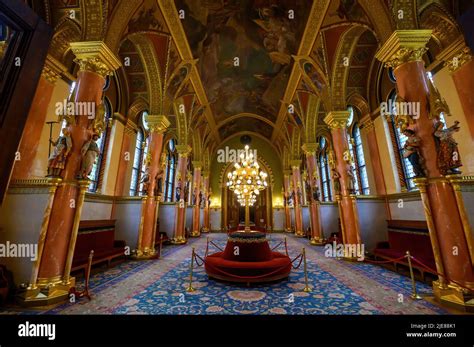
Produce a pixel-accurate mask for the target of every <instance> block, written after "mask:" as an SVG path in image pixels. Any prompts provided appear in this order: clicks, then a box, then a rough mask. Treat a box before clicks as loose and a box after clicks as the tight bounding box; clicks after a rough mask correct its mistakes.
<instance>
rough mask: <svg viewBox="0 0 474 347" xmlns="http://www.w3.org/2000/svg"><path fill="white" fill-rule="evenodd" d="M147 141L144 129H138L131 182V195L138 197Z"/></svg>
mask: <svg viewBox="0 0 474 347" xmlns="http://www.w3.org/2000/svg"><path fill="white" fill-rule="evenodd" d="M145 147H146V140H145V132H144V131H143V129H142V127H140V128H138V132H137V140H136V141H135V155H134V157H133V165H132V180H131V181H130V195H131V196H136V195H138V193H139V189H138V188H139V187H138V182H140V176H141V166H142V163H143V154H144V152H145Z"/></svg>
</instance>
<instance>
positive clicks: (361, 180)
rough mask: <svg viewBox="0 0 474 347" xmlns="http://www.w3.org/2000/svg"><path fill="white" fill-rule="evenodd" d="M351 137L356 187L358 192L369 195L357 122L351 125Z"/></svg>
mask: <svg viewBox="0 0 474 347" xmlns="http://www.w3.org/2000/svg"><path fill="white" fill-rule="evenodd" d="M352 139H353V140H354V147H355V148H353V156H354V166H355V171H356V174H357V176H355V177H357V181H358V182H357V185H356V189H357V190H358V192H359V193H360V194H363V195H369V194H370V189H369V180H368V178H367V167H366V165H365V158H364V149H363V147H362V140H361V138H360V128H359V125H358V124H357V123H355V124H354V126H353V127H352Z"/></svg>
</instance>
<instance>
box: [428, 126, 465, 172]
mask: <svg viewBox="0 0 474 347" xmlns="http://www.w3.org/2000/svg"><path fill="white" fill-rule="evenodd" d="M443 128H444V123H443V122H442V121H440V120H439V121H437V122H436V123H435V131H434V136H435V138H436V142H437V147H438V168H439V170H440V172H441V174H442V175H449V174H460V173H461V171H460V170H459V167H461V166H462V163H461V158H460V156H459V150H458V144H457V142H456V141H455V140H454V138H453V134H454V133H455V132H458V131H459V129H461V128H460V127H459V122H458V121H455V122H454V125H453V126H451V127H449V128H446V129H443Z"/></svg>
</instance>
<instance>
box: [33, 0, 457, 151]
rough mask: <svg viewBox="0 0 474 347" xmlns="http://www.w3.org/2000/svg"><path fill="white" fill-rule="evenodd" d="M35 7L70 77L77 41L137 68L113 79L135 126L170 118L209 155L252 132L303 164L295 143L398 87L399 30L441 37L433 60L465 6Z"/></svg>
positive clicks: (255, 0) (196, 2)
mask: <svg viewBox="0 0 474 347" xmlns="http://www.w3.org/2000/svg"><path fill="white" fill-rule="evenodd" d="M28 2H31V4H32V7H33V8H34V9H35V10H36V11H37V12H38V13H40V14H41V15H42V16H43V18H44V19H45V20H46V21H47V22H48V23H49V24H51V25H52V26H53V27H54V28H55V35H54V38H53V41H52V45H51V49H50V53H51V54H52V55H53V56H54V57H55V58H56V59H57V60H58V61H60V62H62V63H63V64H64V65H65V66H66V67H67V68H68V69H69V73H70V76H71V77H72V78H73V75H74V71H73V70H74V66H75V65H74V63H73V59H74V56H73V55H72V53H71V51H70V50H69V42H72V41H81V40H103V41H105V43H106V44H107V45H108V46H109V47H110V49H111V50H112V51H113V52H114V53H115V54H117V55H118V56H119V57H120V58H121V60H122V61H125V59H127V58H128V59H129V60H130V64H129V65H125V64H124V66H123V67H122V68H121V70H120V71H119V72H118V76H117V77H116V78H117V80H118V82H117V83H118V84H120V88H121V89H122V90H124V91H126V94H127V95H124V96H122V98H121V100H120V102H117V107H116V108H115V109H117V111H118V112H122V113H124V114H125V115H126V116H127V117H133V115H131V114H130V113H136V111H139V110H142V109H147V110H148V111H149V112H152V113H160V114H166V115H167V116H169V117H170V119H171V121H172V127H173V129H172V132H173V134H174V136H177V137H178V138H180V137H181V141H189V142H191V141H192V142H193V144H194V145H195V146H196V144H197V143H198V144H199V146H201V147H202V148H204V147H206V146H207V147H209V146H210V147H215V146H217V145H219V144H220V143H222V142H223V141H225V140H226V139H228V138H230V137H232V136H235V135H236V134H242V133H254V134H257V135H258V136H260V137H264V138H267V139H269V140H271V142H272V144H273V145H274V146H275V147H276V148H278V150H279V151H280V154H281V155H282V157H289V155H288V153H290V152H291V156H297V155H298V151H299V149H298V148H296V149H295V145H294V144H295V143H300V142H302V141H306V142H310V141H315V140H316V139H315V137H316V134H317V133H318V132H319V131H320V130H321V129H323V128H324V127H325V125H324V122H323V121H322V119H323V118H324V115H325V113H327V112H329V111H332V110H341V109H345V108H346V107H347V105H348V104H349V103H353V104H354V103H355V104H356V105H355V106H356V107H357V108H358V109H359V111H360V112H359V113H363V112H369V111H370V110H373V109H374V108H376V105H377V102H380V98H382V97H383V95H382V94H383V93H385V90H386V84H387V83H388V84H390V83H389V82H387V78H384V79H383V78H382V80H381V78H380V76H382V73H381V71H382V70H383V67H382V66H381V64H380V63H379V62H377V60H376V59H375V58H374V54H375V52H376V51H377V49H378V47H379V46H380V44H381V43H383V42H384V41H385V40H386V39H387V38H388V37H389V36H390V34H391V33H392V32H393V30H395V29H397V28H398V29H400V28H408V27H420V28H429V29H432V30H433V40H431V41H430V43H429V45H430V52H434V53H433V55H434V56H436V55H437V54H438V53H439V52H441V51H442V50H443V49H445V48H446V47H447V46H448V45H449V44H451V42H452V38H453V37H457V36H458V33H459V31H460V28H459V25H458V24H457V22H456V19H455V18H456V15H459V14H460V11H461V10H462V8H463V6H465V5H462V4H464V3H466V1H460V2H459V3H460V5H459V4H458V5H456V3H457V2H456V1H450V0H433V1H428V0H417V1H406V0H314V1H313V0H108V1H107V0H49V1H44V0H29V1H28ZM400 9H403V10H404V11H405V13H406V14H407V16H406V20H403V21H395V20H394V19H393V18H394V17H393V14H394V13H396V12H397V11H398V10H400ZM71 11H73V12H74V16H73V17H71ZM434 56H431V57H428V59H429V60H430V61H428V63H430V62H432V61H433V60H434V59H435V57H434ZM344 62H346V63H347V64H346V63H344ZM191 96H192V97H191ZM183 100H188V101H189V100H192V102H190V103H188V104H189V109H187V110H186V112H183V113H182V114H177V112H176V109H177V108H176V103H179V102H183ZM290 109H292V110H294V111H293V112H289V110H290ZM362 115H365V114H362ZM323 130H324V129H323ZM296 139H297V141H296ZM208 145H209V146H208ZM290 147H291V148H290ZM285 151H286V152H285ZM285 153H286V154H285Z"/></svg>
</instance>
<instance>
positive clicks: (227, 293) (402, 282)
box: [42, 234, 447, 315]
mask: <svg viewBox="0 0 474 347" xmlns="http://www.w3.org/2000/svg"><path fill="white" fill-rule="evenodd" d="M209 237H210V239H212V240H213V241H214V242H215V243H216V244H218V245H219V246H221V247H224V246H225V242H226V235H225V234H211V235H209ZM284 237H285V235H283V234H273V235H271V241H270V244H271V246H272V247H273V246H276V245H277V244H278V243H279V242H280V241H282V240H283V238H284ZM205 245H206V239H205V237H201V238H199V239H192V240H191V241H190V243H188V244H187V245H186V246H168V247H166V248H165V249H164V253H163V258H162V259H160V260H155V261H144V262H126V263H123V264H120V265H118V266H117V267H115V268H112V269H109V270H107V271H105V272H102V273H99V274H96V275H94V276H93V278H92V279H91V291H92V293H93V300H92V301H90V302H89V301H87V300H81V301H80V302H78V303H76V304H69V303H68V304H64V305H61V306H58V307H56V308H54V309H51V310H49V311H43V312H42V313H43V314H44V313H46V314H162V315H176V314H194V315H202V314H291V315H293V314H298V315H299V314H341V315H342V314H344V315H358V314H446V313H447V312H446V311H445V310H443V309H442V308H440V307H438V306H436V305H433V304H431V303H430V302H428V301H425V300H420V301H413V300H412V299H410V294H411V282H410V279H409V278H407V277H404V276H402V275H399V274H397V273H395V272H392V271H390V270H387V269H384V268H382V267H379V266H374V265H371V264H366V263H352V262H346V261H343V260H337V259H334V258H326V257H324V249H323V248H322V247H312V246H309V245H308V243H307V240H304V239H298V238H295V237H293V236H291V235H290V236H289V237H288V250H289V254H290V257H291V258H294V257H295V256H297V255H298V254H299V253H300V252H301V248H302V247H305V248H306V251H307V258H308V280H309V285H310V287H311V289H312V291H311V292H309V293H306V292H304V291H303V288H304V286H305V285H304V271H303V266H301V267H300V268H299V269H297V270H293V271H292V272H291V275H290V277H289V279H288V280H283V281H280V282H277V283H272V284H259V285H252V286H250V287H247V286H245V285H240V284H229V283H223V282H216V281H214V280H209V279H208V278H207V275H206V273H205V272H204V269H203V268H202V267H198V268H197V269H195V271H194V273H193V277H194V279H193V287H194V288H195V289H196V290H195V291H194V292H187V291H186V288H187V287H188V285H189V265H190V256H191V246H193V247H195V248H196V251H197V253H198V254H200V255H201V256H202V255H203V254H204V252H205ZM280 250H281V251H282V252H284V250H283V248H280ZM213 251H214V250H213V249H212V247H211V249H210V252H211V253H212V252H213ZM215 251H217V250H215ZM417 288H418V291H419V293H421V294H425V295H431V294H432V291H431V288H430V287H429V286H428V285H426V284H423V283H417Z"/></svg>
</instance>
